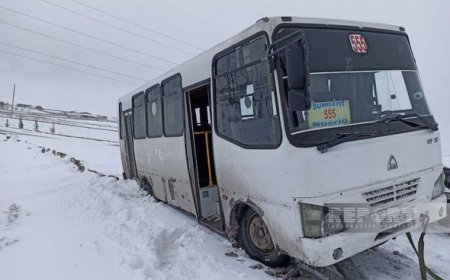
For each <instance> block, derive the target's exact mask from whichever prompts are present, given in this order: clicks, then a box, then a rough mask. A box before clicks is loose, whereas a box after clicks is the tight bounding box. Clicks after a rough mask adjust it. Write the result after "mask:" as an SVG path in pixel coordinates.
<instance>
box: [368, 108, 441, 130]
mask: <svg viewBox="0 0 450 280" xmlns="http://www.w3.org/2000/svg"><path fill="white" fill-rule="evenodd" d="M411 117H416V118H418V119H419V120H420V121H421V122H422V123H423V125H422V124H419V123H416V122H414V121H411V120H408V119H407V118H411ZM393 121H400V122H402V123H404V124H407V125H409V126H412V127H415V128H427V129H429V130H431V131H437V130H438V124H437V123H436V122H432V121H430V120H429V119H427V118H425V117H423V116H422V115H419V114H417V113H411V114H404V115H402V114H398V115H393V112H391V111H387V114H386V116H385V117H383V118H381V119H380V120H378V121H375V122H373V123H371V125H373V124H378V123H390V122H393Z"/></svg>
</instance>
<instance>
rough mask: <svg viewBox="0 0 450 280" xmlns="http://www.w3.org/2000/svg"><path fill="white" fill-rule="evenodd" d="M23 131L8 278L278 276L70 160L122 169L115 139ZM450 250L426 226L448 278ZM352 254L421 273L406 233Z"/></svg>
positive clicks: (0, 241)
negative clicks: (63, 155)
mask: <svg viewBox="0 0 450 280" xmlns="http://www.w3.org/2000/svg"><path fill="white" fill-rule="evenodd" d="M15 133H17V130H11V129H9V130H6V131H5V130H4V129H3V128H0V155H1V157H0V171H1V176H2V178H1V183H0V279H8V280H9V279H20V280H22V279H45V280H51V279H55V280H56V279H58V280H60V279H105V280H106V279H112V280H114V279H121V280H123V279H133V280H134V279H137V280H140V279H274V278H273V277H272V276H269V275H268V274H266V273H265V271H266V270H268V269H267V268H265V267H263V268H262V269H253V268H250V266H252V265H255V264H257V263H256V262H255V261H253V260H251V259H249V258H247V257H246V255H245V253H244V252H242V251H241V250H237V249H233V248H232V247H231V245H230V243H229V242H228V241H227V240H226V239H225V238H224V237H222V236H220V235H217V234H215V233H212V232H210V231H209V230H207V229H205V228H204V227H202V226H200V225H198V224H197V222H196V221H195V219H194V218H193V217H192V216H190V215H188V214H186V213H184V212H181V211H179V210H176V209H174V208H172V207H170V206H167V205H165V204H163V203H158V202H155V201H154V200H153V199H152V198H151V197H148V196H144V195H143V193H141V192H140V190H139V188H138V186H137V185H136V184H135V183H134V182H132V181H123V180H121V181H116V180H115V179H112V178H107V177H103V178H100V177H98V176H97V175H95V174H93V173H90V172H84V173H80V172H78V171H77V170H76V169H75V167H74V166H73V165H72V164H71V163H70V161H69V158H70V157H76V158H78V159H80V160H81V161H82V163H83V164H84V165H86V167H88V168H92V169H95V170H97V171H99V172H102V173H105V174H110V175H119V174H120V173H121V163H120V157H119V153H118V148H117V146H116V145H115V144H113V143H110V142H102V141H92V140H86V139H80V138H70V137H60V136H55V135H41V134H39V133H35V132H25V133H24V134H20V135H15ZM6 134H9V135H11V136H12V138H11V139H9V140H8V141H4V140H6ZM18 140H20V142H18ZM39 146H44V147H47V148H51V149H55V150H58V151H61V152H64V153H67V154H68V156H67V157H66V158H59V157H55V156H54V155H53V154H51V153H42V152H41V149H40V148H39ZM416 238H417V236H416ZM229 252H234V253H236V254H237V256H235V257H230V256H226V255H225V253H229ZM449 252H450V236H448V235H438V234H429V235H427V237H426V261H427V264H428V265H429V266H430V267H431V269H432V270H434V271H435V272H436V273H438V274H439V275H441V276H442V277H444V279H450V266H449V265H448V264H449V263H450V253H449ZM353 261H354V263H355V264H356V265H357V266H358V267H359V268H360V269H361V270H362V271H364V272H365V274H366V275H367V276H368V278H369V279H419V278H420V276H419V273H418V262H417V258H416V256H415V254H414V252H413V251H412V249H411V248H410V245H409V243H408V241H407V240H406V238H405V237H399V238H397V239H396V240H392V241H389V242H387V243H386V244H384V245H382V246H380V247H378V248H376V249H372V250H369V251H367V252H364V253H361V254H359V255H357V256H355V257H354V258H353Z"/></svg>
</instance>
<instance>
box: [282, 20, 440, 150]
mask: <svg viewBox="0 0 450 280" xmlns="http://www.w3.org/2000/svg"><path fill="white" fill-rule="evenodd" d="M298 30H302V31H303V32H304V34H305V37H306V43H307V46H308V61H309V62H308V66H309V70H310V76H309V86H308V89H307V90H308V93H309V95H310V101H311V109H310V110H308V111H298V110H297V109H296V108H289V105H288V104H289V102H287V99H288V98H289V97H288V94H287V93H288V91H289V89H288V88H287V79H288V78H289V77H287V74H286V72H285V71H284V70H285V69H284V68H283V65H284V63H285V59H286V58H285V57H281V58H280V63H279V64H280V67H279V68H278V70H279V72H280V73H281V75H280V78H281V80H282V81H284V83H283V84H284V95H285V98H286V102H284V104H285V111H286V120H287V121H286V123H287V130H288V134H290V137H291V140H292V141H294V142H295V143H296V144H299V145H300V146H312V145H318V144H320V143H323V142H326V141H329V140H330V139H332V138H335V137H336V135H340V134H343V133H351V132H356V131H361V130H367V129H369V128H370V130H371V131H373V130H378V131H379V132H380V133H379V134H377V135H386V134H394V133H402V132H407V131H411V130H414V129H417V128H418V127H423V126H422V125H421V124H420V122H421V121H423V120H424V118H430V119H432V117H431V116H430V112H429V109H428V106H427V104H426V101H425V96H424V94H423V89H422V85H421V82H420V77H419V74H418V71H417V68H416V64H415V60H414V57H413V55H412V52H411V48H410V46H409V42H408V38H407V37H406V35H404V34H401V33H398V34H396V33H383V32H375V31H352V30H336V29H319V28H309V29H304V28H292V27H289V28H282V29H280V30H279V31H278V33H277V38H276V39H280V38H283V37H284V36H287V35H288V34H290V33H292V32H296V31H298ZM283 60H284V61H283ZM299 67H302V66H300V65H299ZM389 116H400V118H402V117H405V118H408V119H413V120H414V121H416V122H417V126H414V122H410V124H411V123H412V124H413V125H408V124H407V123H406V122H394V121H393V122H380V120H382V119H385V118H386V117H389ZM432 122H434V120H432ZM374 123H377V124H376V125H373V124H374ZM367 125H370V127H369V128H368V127H364V126H367ZM374 135H375V134H374Z"/></svg>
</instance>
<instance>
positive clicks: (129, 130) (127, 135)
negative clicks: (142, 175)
mask: <svg viewBox="0 0 450 280" xmlns="http://www.w3.org/2000/svg"><path fill="white" fill-rule="evenodd" d="M122 129H123V135H124V156H125V162H124V177H125V179H134V178H137V175H138V174H137V168H136V159H135V156H134V140H133V113H132V111H131V110H129V111H125V112H123V128H122Z"/></svg>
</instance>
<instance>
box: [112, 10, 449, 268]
mask: <svg viewBox="0 0 450 280" xmlns="http://www.w3.org/2000/svg"><path fill="white" fill-rule="evenodd" d="M423 92H424V91H423V89H422V85H421V81H420V78H419V73H418V70H417V66H416V63H415V59H414V56H413V54H412V51H411V48H410V44H409V39H408V36H407V34H406V33H405V30H404V28H402V27H398V26H390V25H383V24H373V23H361V22H351V21H339V20H324V19H311V18H296V17H274V18H263V19H261V20H259V21H258V22H256V24H254V25H252V26H250V27H249V28H247V29H245V30H243V31H242V32H240V33H239V34H237V35H236V36H234V37H232V38H230V39H228V40H226V41H225V42H222V43H220V44H218V45H217V46H215V47H213V48H212V49H210V50H208V51H206V52H204V53H202V54H200V55H198V56H196V57H194V58H192V59H191V60H189V61H187V62H185V63H183V64H181V65H180V66H178V67H176V68H175V69H173V70H171V71H169V72H167V73H166V74H164V75H162V76H160V77H158V78H157V79H154V80H153V81H151V82H149V83H147V84H145V85H143V86H142V87H140V88H138V89H136V90H134V91H132V92H130V93H129V94H127V95H125V96H123V97H122V98H120V99H119V102H118V111H119V120H120V149H121V154H122V161H123V168H124V177H125V178H131V179H135V180H137V181H138V182H139V183H140V184H141V186H142V187H143V188H144V189H146V190H148V191H149V192H150V193H151V194H152V195H153V196H154V197H155V198H156V199H158V200H160V201H163V202H166V203H168V204H171V205H174V206H176V207H179V208H181V209H183V210H185V211H187V212H189V213H192V215H194V216H195V217H196V218H197V220H198V221H199V223H201V224H203V225H205V226H207V227H208V228H210V229H212V230H215V231H217V232H220V233H222V234H226V235H227V236H228V237H229V238H230V240H231V242H232V243H233V244H234V245H238V246H241V247H242V248H243V249H245V251H246V252H247V253H248V254H249V255H250V256H251V257H252V258H254V259H257V260H259V261H261V262H263V263H265V264H267V265H269V266H280V265H283V264H285V263H286V262H287V261H289V256H290V257H294V258H297V259H300V260H301V261H303V262H305V263H307V264H309V265H312V266H317V267H323V266H328V265H331V264H334V263H336V262H339V261H341V260H343V259H345V258H348V257H350V256H353V255H355V254H357V253H359V252H362V251H364V250H366V249H368V248H372V247H374V246H377V245H379V244H381V243H383V242H385V241H387V240H390V239H392V238H394V237H396V236H398V235H400V234H403V233H405V232H408V231H411V230H412V229H415V228H418V227H419V226H420V220H421V217H422V218H423V217H424V215H426V216H427V217H428V218H429V220H430V221H431V222H433V221H437V220H440V219H442V218H444V217H445V215H446V214H445V213H446V197H445V195H444V194H443V191H444V182H443V181H444V176H443V165H442V158H441V157H442V156H441V147H440V135H439V132H438V126H437V124H436V122H435V120H434V118H433V116H432V114H431V113H430V111H429V108H428V106H427V103H426V101H425V96H424V94H423ZM406 205H409V206H411V207H412V208H414V209H415V210H417V211H415V212H414V211H410V212H408V213H406V212H402V209H403V206H406ZM436 205H437V207H436ZM342 206H345V207H342ZM349 208H350V209H353V210H352V211H348V209H349ZM399 209H400V210H399ZM355 215H356V218H355ZM374 217H378V218H379V219H375V218H374ZM380 217H381V218H380ZM367 226H369V228H370V230H367V229H366V227H367ZM355 228H360V229H359V230H358V229H356V230H355Z"/></svg>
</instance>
